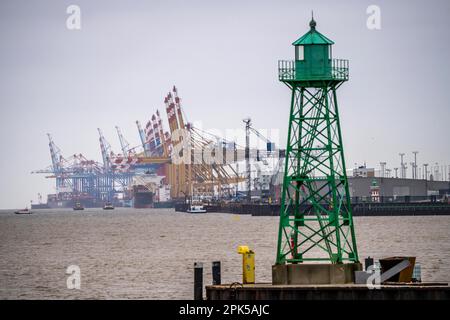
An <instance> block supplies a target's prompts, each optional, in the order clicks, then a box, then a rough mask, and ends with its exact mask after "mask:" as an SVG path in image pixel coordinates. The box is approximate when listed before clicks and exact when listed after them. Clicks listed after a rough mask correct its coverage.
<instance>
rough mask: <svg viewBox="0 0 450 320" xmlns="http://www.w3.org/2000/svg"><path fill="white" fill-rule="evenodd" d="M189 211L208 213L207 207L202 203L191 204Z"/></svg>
mask: <svg viewBox="0 0 450 320" xmlns="http://www.w3.org/2000/svg"><path fill="white" fill-rule="evenodd" d="M186 212H187V213H206V209H205V207H203V206H200V205H190V206H189V207H188V209H187V210H186Z"/></svg>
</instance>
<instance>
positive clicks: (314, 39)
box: [292, 19, 334, 46]
mask: <svg viewBox="0 0 450 320" xmlns="http://www.w3.org/2000/svg"><path fill="white" fill-rule="evenodd" d="M309 26H310V27H311V29H310V30H309V31H308V32H307V33H305V34H304V35H303V36H301V37H300V38H299V39H297V40H296V41H294V42H293V43H292V45H294V46H302V45H305V44H334V42H333V41H331V40H330V39H328V38H327V37H325V36H324V35H323V34H321V33H320V32H319V31H317V30H316V21H314V19H312V20H311V22H310V23H309Z"/></svg>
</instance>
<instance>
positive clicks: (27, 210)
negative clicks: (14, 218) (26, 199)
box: [14, 208, 33, 214]
mask: <svg viewBox="0 0 450 320" xmlns="http://www.w3.org/2000/svg"><path fill="white" fill-rule="evenodd" d="M14 213H15V214H32V213H33V211H31V210H29V209H28V208H25V209H22V210H17V211H14Z"/></svg>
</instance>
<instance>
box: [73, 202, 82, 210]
mask: <svg viewBox="0 0 450 320" xmlns="http://www.w3.org/2000/svg"><path fill="white" fill-rule="evenodd" d="M73 210H84V207H83V206H82V205H81V203H79V202H77V203H75V206H74V207H73Z"/></svg>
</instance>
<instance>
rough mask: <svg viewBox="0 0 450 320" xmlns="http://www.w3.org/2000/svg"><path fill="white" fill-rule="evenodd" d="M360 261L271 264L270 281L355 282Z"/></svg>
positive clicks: (278, 282)
mask: <svg viewBox="0 0 450 320" xmlns="http://www.w3.org/2000/svg"><path fill="white" fill-rule="evenodd" d="M360 270H362V265H361V264H360V263H346V264H343V263H339V264H331V263H328V264H325V263H321V264H319V263H314V264H313V263H299V264H279V265H273V266H272V283H273V284H275V285H281V284H346V283H354V282H355V271H360Z"/></svg>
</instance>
